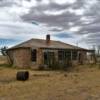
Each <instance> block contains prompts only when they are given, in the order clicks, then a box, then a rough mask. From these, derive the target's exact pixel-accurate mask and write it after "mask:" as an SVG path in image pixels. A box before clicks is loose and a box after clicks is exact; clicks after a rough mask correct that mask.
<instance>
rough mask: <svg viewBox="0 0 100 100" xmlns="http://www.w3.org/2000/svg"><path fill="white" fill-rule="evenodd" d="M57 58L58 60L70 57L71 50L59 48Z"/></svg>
mask: <svg viewBox="0 0 100 100" xmlns="http://www.w3.org/2000/svg"><path fill="white" fill-rule="evenodd" d="M58 59H59V60H66V59H69V60H70V59H71V51H68V50H59V51H58Z"/></svg>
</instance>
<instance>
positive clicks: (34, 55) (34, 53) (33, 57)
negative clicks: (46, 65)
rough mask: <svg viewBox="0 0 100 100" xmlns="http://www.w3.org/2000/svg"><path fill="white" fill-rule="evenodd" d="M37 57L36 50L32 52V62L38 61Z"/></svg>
mask: <svg viewBox="0 0 100 100" xmlns="http://www.w3.org/2000/svg"><path fill="white" fill-rule="evenodd" d="M36 56H37V51H36V49H33V50H32V51H31V60H32V61H36Z"/></svg>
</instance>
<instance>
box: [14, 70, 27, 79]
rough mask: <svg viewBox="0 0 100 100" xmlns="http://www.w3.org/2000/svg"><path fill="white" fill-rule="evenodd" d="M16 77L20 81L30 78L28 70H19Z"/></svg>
mask: <svg viewBox="0 0 100 100" xmlns="http://www.w3.org/2000/svg"><path fill="white" fill-rule="evenodd" d="M16 79H17V80H20V81H25V80H28V79H29V72H28V71H19V72H17V75H16Z"/></svg>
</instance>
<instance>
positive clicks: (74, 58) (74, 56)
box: [72, 51, 77, 60]
mask: <svg viewBox="0 0 100 100" xmlns="http://www.w3.org/2000/svg"><path fill="white" fill-rule="evenodd" d="M72 60H77V51H72Z"/></svg>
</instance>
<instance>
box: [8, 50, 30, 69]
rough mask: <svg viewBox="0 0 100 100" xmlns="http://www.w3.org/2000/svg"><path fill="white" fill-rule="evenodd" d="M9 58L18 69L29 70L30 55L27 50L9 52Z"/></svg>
mask: <svg viewBox="0 0 100 100" xmlns="http://www.w3.org/2000/svg"><path fill="white" fill-rule="evenodd" d="M10 58H11V59H12V61H13V66H16V67H19V68H29V67H30V61H31V60H30V59H31V53H30V49H29V48H19V49H15V50H11V51H10Z"/></svg>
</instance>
